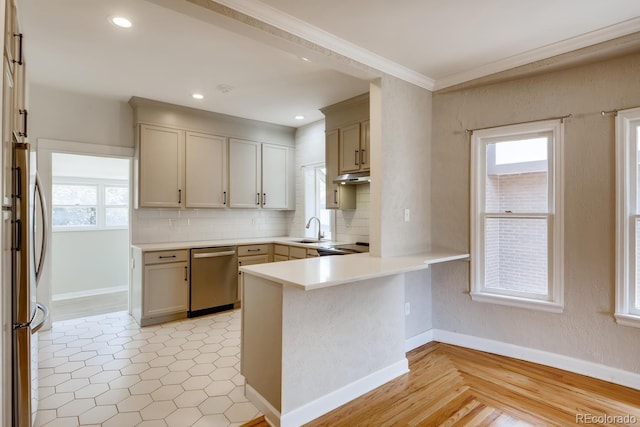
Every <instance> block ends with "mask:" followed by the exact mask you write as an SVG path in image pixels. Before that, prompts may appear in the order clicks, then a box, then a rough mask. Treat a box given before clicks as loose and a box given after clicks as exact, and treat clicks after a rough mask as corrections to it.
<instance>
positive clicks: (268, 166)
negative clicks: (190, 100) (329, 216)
mask: <svg viewBox="0 0 640 427" xmlns="http://www.w3.org/2000/svg"><path fill="white" fill-rule="evenodd" d="M140 102H141V100H140V99H139V98H135V101H134V99H132V101H130V103H131V105H132V106H133V107H134V115H135V118H136V119H135V120H136V122H138V134H137V139H136V161H135V163H134V178H135V180H136V187H135V188H136V190H137V191H136V197H135V206H136V207H142V208H154V207H155V208H160V207H162V208H167V207H168V208H194V209H201V208H225V207H230V208H244V209H258V208H262V209H280V210H287V209H295V200H294V196H295V193H294V188H295V168H294V164H293V163H294V148H293V147H292V146H286V145H277V144H267V143H262V142H256V141H251V140H244V139H239V138H228V137H225V136H220V135H212V134H208V133H204V132H195V131H193V130H187V128H188V127H190V126H192V125H193V124H194V123H196V124H198V125H199V126H200V125H201V127H203V128H206V127H207V126H211V123H210V122H209V121H208V120H207V121H202V118H201V117H202V116H203V115H208V114H211V115H212V116H214V117H215V116H216V115H215V113H206V112H202V111H200V110H196V112H194V113H193V116H191V115H188V114H186V113H185V112H184V110H189V109H186V108H184V107H175V110H169V111H170V112H171V114H167V112H168V111H167V107H166V105H167V104H161V103H157V102H155V101H149V100H142V102H143V105H144V106H145V107H146V106H147V103H148V104H149V105H150V106H151V107H153V109H151V108H149V109H148V110H147V109H144V110H143V111H142V112H141V111H140V110H139V108H140V105H139V104H140ZM158 105H160V106H161V108H158ZM149 111H151V112H149ZM141 113H142V114H141ZM180 114H183V116H182V117H180ZM141 116H142V117H143V118H144V119H146V120H148V123H146V122H145V121H144V120H141ZM164 117H171V119H172V121H173V122H177V123H178V124H179V126H175V123H172V124H171V125H168V126H164V125H158V124H155V123H151V122H157V121H158V120H157V119H158V118H164ZM176 117H179V118H180V120H177V119H176ZM225 117H226V120H228V116H225ZM199 120H200V122H199ZM221 120H225V119H221ZM242 120H244V119H237V120H233V125H234V126H238V122H242ZM222 124H225V123H224V122H222ZM182 125H184V127H183V126H182ZM256 126H266V125H265V124H260V125H256ZM221 127H222V128H224V126H221ZM273 128H275V129H276V131H280V127H278V126H277V125H273ZM282 128H284V127H282ZM289 129H290V128H286V129H284V130H285V131H286V132H289ZM259 130H260V132H261V133H260V134H261V135H262V134H267V135H268V134H269V131H271V132H274V131H272V130H271V129H267V130H266V131H265V130H264V129H259ZM290 135H291V136H290V138H291V144H292V145H293V132H292V131H291V133H290ZM276 136H278V137H279V135H276ZM285 136H288V135H286V134H285ZM278 139H282V138H280V137H279V138H278ZM285 141H286V140H285Z"/></svg>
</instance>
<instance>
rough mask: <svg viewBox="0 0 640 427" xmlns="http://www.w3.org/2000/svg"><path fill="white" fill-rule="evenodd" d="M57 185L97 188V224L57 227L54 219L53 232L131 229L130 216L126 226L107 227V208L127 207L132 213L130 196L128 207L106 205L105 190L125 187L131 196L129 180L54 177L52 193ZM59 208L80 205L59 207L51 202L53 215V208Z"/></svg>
mask: <svg viewBox="0 0 640 427" xmlns="http://www.w3.org/2000/svg"><path fill="white" fill-rule="evenodd" d="M55 185H81V186H94V187H96V191H97V200H96V204H95V208H96V224H95V225H84V226H69V227H65V226H55V225H53V218H52V226H51V231H52V232H54V233H58V232H66V231H110V230H127V229H128V228H129V226H130V222H131V217H130V215H128V217H127V224H126V225H107V224H106V211H107V208H113V207H126V208H127V211H130V200H131V196H130V195H129V197H128V201H127V204H126V205H118V206H117V205H106V204H105V188H106V187H124V188H127V190H128V192H129V194H130V193H131V188H130V187H129V184H128V182H127V180H120V179H103V178H79V177H62V176H54V177H53V178H52V182H51V189H52V191H53V187H54V186H55ZM58 206H60V207H74V206H79V205H57V204H53V200H52V201H51V210H52V215H53V208H55V207H58ZM81 207H94V205H81Z"/></svg>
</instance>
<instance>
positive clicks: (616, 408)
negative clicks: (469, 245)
mask: <svg viewBox="0 0 640 427" xmlns="http://www.w3.org/2000/svg"><path fill="white" fill-rule="evenodd" d="M407 357H408V359H409V368H410V369H411V372H409V373H408V374H406V375H403V376H401V377H399V378H397V379H395V380H393V381H391V382H389V383H387V384H385V385H383V386H381V387H379V388H377V389H375V390H373V391H371V392H369V393H367V394H365V395H364V396H361V397H360V398H358V399H356V400H354V401H352V402H349V403H347V404H346V405H343V406H341V407H340V408H338V409H336V410H334V411H333V412H330V413H328V414H326V415H324V416H322V417H320V418H318V419H316V420H314V421H312V422H311V423H309V424H307V425H308V426H311V427H320V426H331V427H335V426H349V427H356V426H362V427H365V426H366V427H374V426H375V427H378V426H559V427H564V426H572V425H580V424H583V425H587V424H590V425H610V426H614V425H615V426H624V425H629V426H640V391H639V390H634V389H630V388H626V387H622V386H618V385H615V384H611V383H607V382H604V381H600V380H595V379H592V378H588V377H584V376H581V375H577V374H573V373H570V372H566V371H562V370H559V369H554V368H549V367H546V366H542V365H536V364H533V363H528V362H523V361H520V360H516V359H511V358H507V357H502V356H496V355H493V354H489V353H483V352H479V351H475V350H469V349H465V348H461V347H455V346H451V345H447V344H440V343H431V344H427V345H425V346H422V347H420V348H418V349H416V350H413V351H411V352H410V353H408V355H407ZM602 416H609V417H615V416H620V417H625V416H626V417H627V419H626V420H625V419H622V418H620V419H614V418H609V419H604V418H602ZM581 417H582V418H581ZM593 417H601V418H593ZM634 417H635V418H634ZM587 420H589V421H590V422H588V423H587V422H586V421H587ZM581 421H582V422H581ZM594 421H595V422H594ZM620 421H622V422H620ZM250 425H252V426H254V427H266V426H267V425H268V424H267V423H266V422H264V421H262V422H261V421H259V420H256V421H254V424H250Z"/></svg>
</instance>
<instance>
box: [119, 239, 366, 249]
mask: <svg viewBox="0 0 640 427" xmlns="http://www.w3.org/2000/svg"><path fill="white" fill-rule="evenodd" d="M303 239H304V240H313V239H309V238H308V237H307V238H305V237H288V236H284V237H253V238H248V239H227V240H194V241H191V242H171V243H139V244H133V245H131V246H132V247H134V248H138V249H140V250H142V251H143V252H150V251H171V250H177V249H191V248H194V249H197V248H212V247H218V246H237V245H259V244H264V243H282V244H285V245H292V246H301V247H305V248H310V247H311V248H313V247H318V246H326V245H342V244H346V243H353V242H336V241H330V240H322V241H320V242H311V243H300V242H297V241H296V240H303Z"/></svg>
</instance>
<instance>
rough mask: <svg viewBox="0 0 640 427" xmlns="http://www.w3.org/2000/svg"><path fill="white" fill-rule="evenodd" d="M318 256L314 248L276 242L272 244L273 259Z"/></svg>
mask: <svg viewBox="0 0 640 427" xmlns="http://www.w3.org/2000/svg"><path fill="white" fill-rule="evenodd" d="M318 256H320V254H319V253H318V250H317V249H315V248H305V247H301V246H290V245H282V244H279V243H276V244H274V245H273V261H274V262H277V261H288V260H291V259H304V258H315V257H318Z"/></svg>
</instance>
